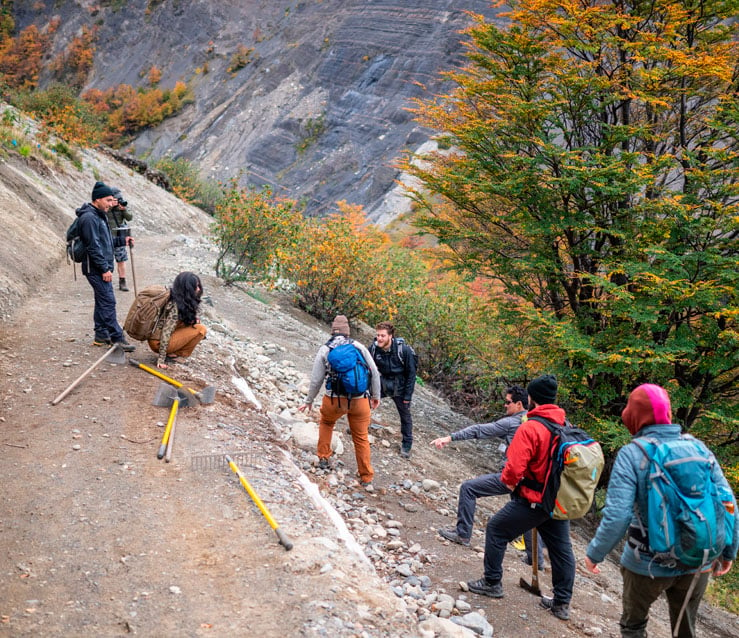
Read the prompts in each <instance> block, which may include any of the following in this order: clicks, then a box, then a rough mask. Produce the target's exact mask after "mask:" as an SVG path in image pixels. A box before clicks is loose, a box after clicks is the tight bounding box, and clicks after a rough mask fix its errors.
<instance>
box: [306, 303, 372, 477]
mask: <svg viewBox="0 0 739 638" xmlns="http://www.w3.org/2000/svg"><path fill="white" fill-rule="evenodd" d="M349 332H350V330H349V320H348V319H347V318H346V317H345V316H344V315H337V316H336V317H335V318H334V320H333V323H332V324H331V338H330V339H329V340H328V341H327V342H326V343H325V344H323V345H322V346H321V347H320V348H319V349H318V352H317V353H316V357H315V359H314V361H313V370H312V372H311V379H310V387H309V388H308V395H307V396H306V397H305V400H304V402H303V404H302V405H301V406H300V407H299V408H298V409H299V410H300V411H301V412H308V413H310V411H311V409H312V406H313V401H314V400H315V398H316V396H317V395H318V392H319V390H320V389H321V385H322V384H323V382H324V380H325V381H326V392H325V394H324V396H323V400H322V402H321V410H320V419H319V422H318V448H317V454H318V467H319V468H321V469H326V468H328V467H329V466H330V461H329V459H330V458H331V455H332V453H333V452H332V450H331V437H332V436H333V432H334V426H335V425H336V422H337V421H338V420H339V419H340V418H341V417H342V416H344V415H346V418H347V421H349V430H350V432H351V437H352V441H353V443H354V454H355V457H356V459H357V472H358V473H359V480H360V483H361V485H362V486H363V487H364V488H366V489H367V490H368V491H372V490H373V489H374V488H373V486H372V480H373V479H374V475H375V472H374V470H373V469H372V462H371V458H370V444H369V425H370V419H371V411H372V410H373V409H375V408H376V407H377V406H378V405H380V373H379V372H378V370H377V366H376V365H375V362H374V361H373V360H372V355H370V353H369V351H368V350H367V348H366V347H365V346H364V345H362V344H361V343H359V342H357V341H354V340H353V339H351V338H350V337H349Z"/></svg>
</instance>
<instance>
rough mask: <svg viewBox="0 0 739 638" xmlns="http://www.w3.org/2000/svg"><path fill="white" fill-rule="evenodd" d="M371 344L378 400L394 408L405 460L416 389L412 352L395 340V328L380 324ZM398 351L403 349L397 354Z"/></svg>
mask: <svg viewBox="0 0 739 638" xmlns="http://www.w3.org/2000/svg"><path fill="white" fill-rule="evenodd" d="M375 335H376V336H375V340H374V342H373V343H372V345H371V346H370V348H369V351H370V354H371V355H372V358H373V359H374V361H375V364H376V365H377V369H378V370H379V371H380V382H381V383H382V396H383V397H391V398H392V400H393V402H394V403H395V407H396V408H398V416H399V417H400V432H401V436H402V441H401V444H400V455H401V456H402V457H404V458H409V457H410V455H411V446H412V445H413V418H412V417H411V400H412V399H413V390H414V389H415V387H416V357H415V353H414V352H413V349H412V348H411V347H410V346H408V345H407V344H406V343H405V342H404V341H403V340H400V341H399V340H398V339H396V338H395V326H393V324H392V323H390V322H389V321H382V322H380V323H378V324H377V326H376V327H375ZM400 348H402V349H403V351H402V352H400V351H399V350H400Z"/></svg>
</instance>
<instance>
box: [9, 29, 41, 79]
mask: <svg viewBox="0 0 739 638" xmlns="http://www.w3.org/2000/svg"><path fill="white" fill-rule="evenodd" d="M48 44H49V35H48V34H43V33H41V32H40V31H39V30H38V27H36V25H35V24H32V25H30V26H28V27H26V28H25V29H23V31H21V32H20V33H19V34H18V36H17V37H15V38H12V39H8V40H6V41H5V42H3V45H2V49H0V73H2V75H3V77H4V80H5V82H6V84H7V85H8V86H10V87H11V88H14V89H34V88H36V86H37V85H38V77H39V73H40V72H41V61H42V58H43V55H44V51H45V50H46V48H47V47H48Z"/></svg>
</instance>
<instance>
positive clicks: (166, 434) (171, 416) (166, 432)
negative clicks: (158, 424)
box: [157, 396, 180, 459]
mask: <svg viewBox="0 0 739 638" xmlns="http://www.w3.org/2000/svg"><path fill="white" fill-rule="evenodd" d="M179 407H180V398H179V396H177V397H175V399H174V400H173V401H172V408H171V409H170V411H169V418H168V419H167V426H166V427H165V428H164V436H163V437H162V443H161V445H160V446H159V451H158V452H157V458H158V459H163V458H164V454H165V453H166V451H167V443H169V439H170V437H171V434H172V428H174V422H175V419H176V418H177V409H178V408H179Z"/></svg>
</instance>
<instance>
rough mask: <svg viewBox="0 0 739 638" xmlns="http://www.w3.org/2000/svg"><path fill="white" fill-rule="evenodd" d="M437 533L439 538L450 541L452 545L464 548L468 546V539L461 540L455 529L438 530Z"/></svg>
mask: <svg viewBox="0 0 739 638" xmlns="http://www.w3.org/2000/svg"><path fill="white" fill-rule="evenodd" d="M438 531H439V536H441V537H442V538H445V539H446V540H448V541H452V543H457V545H464V546H465V547H469V546H470V539H469V538H462V537H461V536H460V535H459V534H457V530H455V529H440V530H438Z"/></svg>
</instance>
